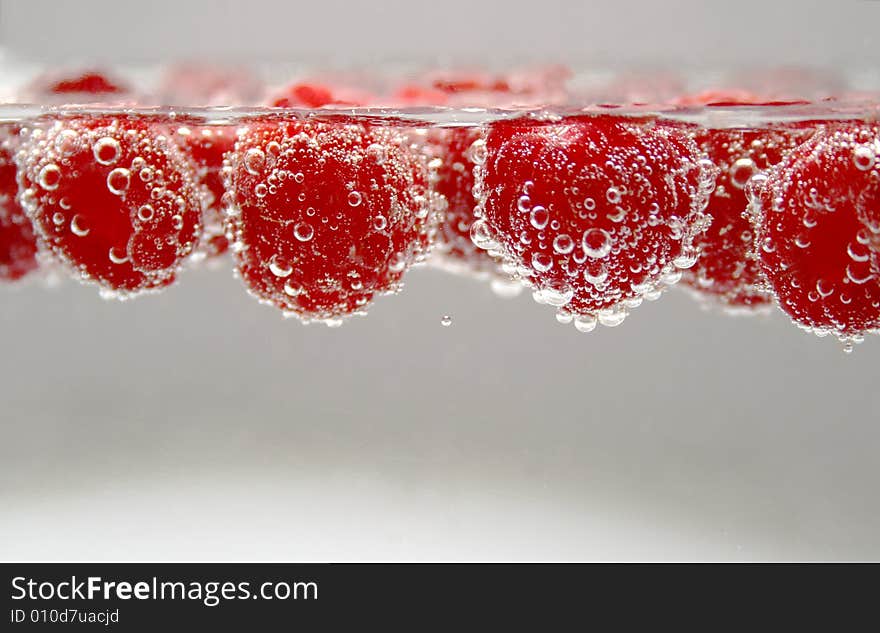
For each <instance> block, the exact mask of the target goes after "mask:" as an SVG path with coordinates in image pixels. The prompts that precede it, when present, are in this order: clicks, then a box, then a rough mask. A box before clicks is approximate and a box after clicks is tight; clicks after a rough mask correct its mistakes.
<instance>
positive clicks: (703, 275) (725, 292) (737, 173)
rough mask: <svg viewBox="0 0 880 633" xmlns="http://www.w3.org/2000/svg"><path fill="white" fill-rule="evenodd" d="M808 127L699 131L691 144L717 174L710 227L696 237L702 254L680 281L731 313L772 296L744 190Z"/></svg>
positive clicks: (765, 303) (807, 133)
mask: <svg viewBox="0 0 880 633" xmlns="http://www.w3.org/2000/svg"><path fill="white" fill-rule="evenodd" d="M813 131H814V130H813V129H811V128H796V127H770V128H764V129H748V130H744V129H705V128H702V129H699V130H698V131H696V132H695V133H694V140H696V142H697V145H699V147H700V149H701V150H702V151H703V152H704V153H705V154H706V155H708V157H709V159H710V160H712V161H713V162H714V163H715V165H716V166H718V167H719V168H720V169H721V172H720V174H719V176H718V181H717V183H716V186H715V190H714V191H713V192H712V194H711V196H710V198H709V206H708V207H707V209H706V213H707V214H708V215H709V216H710V217H711V218H712V223H711V225H710V226H709V228H708V229H707V230H706V231H705V232H704V233H700V234H698V235H697V236H696V237H695V238H694V245H695V246H696V247H697V248H699V250H700V252H701V254H700V258H699V259H698V260H697V263H696V264H695V265H694V266H693V267H692V268H690V269H688V270H686V271H685V272H684V276H683V281H684V283H685V284H687V285H688V286H689V287H690V288H692V289H694V290H695V291H697V293H698V295H699V296H701V297H709V298H711V299H714V300H716V301H717V302H719V303H720V304H721V305H723V306H725V307H727V308H732V309H740V308H744V309H749V308H760V307H763V306H769V305H771V303H772V295H771V294H770V293H769V292H768V290H767V289H766V287H765V285H766V284H765V282H764V278H763V275H762V274H761V270H760V267H759V266H758V262H757V260H756V258H755V255H754V253H753V251H754V247H753V245H754V239H753V238H754V236H753V233H752V227H751V225H750V224H749V220H748V218H747V213H746V208H747V207H748V200H747V199H746V194H745V189H744V188H745V185H746V183H747V182H748V180H749V178H751V177H752V175H754V174H755V173H758V172H760V171H763V170H765V169H767V168H768V167H770V166H772V165H775V164H776V163H778V162H779V161H780V160H782V157H783V156H784V155H785V153H786V152H788V151H789V150H790V149H791V148H793V147H795V146H796V145H798V144H799V143H801V142H803V141H804V140H806V139H807V138H809V136H810V135H812V134H813Z"/></svg>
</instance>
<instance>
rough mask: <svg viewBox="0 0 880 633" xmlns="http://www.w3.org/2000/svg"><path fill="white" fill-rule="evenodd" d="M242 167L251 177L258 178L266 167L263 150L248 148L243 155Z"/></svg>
mask: <svg viewBox="0 0 880 633" xmlns="http://www.w3.org/2000/svg"><path fill="white" fill-rule="evenodd" d="M244 167H245V169H247V171H248V173H249V174H251V175H252V176H259V175H260V174H262V173H263V169H265V167H266V155H265V154H264V153H263V150H261V149H258V148H256V147H252V148H250V149H249V150H248V151H246V152H245V154H244Z"/></svg>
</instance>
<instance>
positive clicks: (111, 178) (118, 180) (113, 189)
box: [107, 167, 131, 196]
mask: <svg viewBox="0 0 880 633" xmlns="http://www.w3.org/2000/svg"><path fill="white" fill-rule="evenodd" d="M130 184H131V172H130V171H128V170H127V169H125V168H124V167H117V168H116V169H114V170H113V171H111V172H110V173H109V174H107V188H108V189H109V190H110V193H112V194H115V195H117V196H121V195H122V194H124V193H125V192H126V191H127V190H128V186H129V185H130Z"/></svg>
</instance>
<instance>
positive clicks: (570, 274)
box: [471, 116, 716, 331]
mask: <svg viewBox="0 0 880 633" xmlns="http://www.w3.org/2000/svg"><path fill="white" fill-rule="evenodd" d="M471 154H472V157H473V158H474V160H475V161H476V162H477V163H478V164H480V165H482V169H481V172H480V174H481V179H480V181H479V182H478V184H477V187H478V189H479V190H480V191H481V194H482V196H483V199H482V210H481V211H480V213H481V215H482V217H481V219H480V220H478V221H477V222H475V224H474V226H473V229H472V237H473V239H474V242H475V243H476V244H477V245H478V246H481V247H482V248H485V249H487V250H489V251H490V252H493V253H498V254H499V255H501V256H502V257H503V258H504V260H505V264H506V266H507V268H508V269H509V270H510V271H511V272H514V273H515V274H517V275H518V276H520V277H521V278H522V279H523V280H524V281H526V282H527V283H528V284H530V285H532V286H533V287H534V288H535V298H536V300H538V301H540V302H543V303H548V304H550V305H553V306H556V307H557V308H559V316H560V320H562V321H570V320H572V319H574V320H575V324H576V325H577V327H578V329H580V330H583V331H586V330H590V329H592V328H593V327H595V324H596V323H597V322H599V323H602V324H604V325H609V326H613V325H618V324H619V323H621V322H622V321H623V319H624V317H625V316H626V314H627V312H628V310H629V308H631V307H635V306H636V305H638V304H639V303H640V302H641V301H642V299H644V298H648V299H651V298H656V297H657V296H659V293H660V291H661V290H662V289H663V287H664V286H666V285H668V284H671V283H674V282H675V281H677V280H678V278H679V277H680V275H681V269H683V268H685V267H687V266H689V265H691V264H693V261H694V258H695V256H696V251H695V249H694V248H693V245H692V241H693V238H694V235H695V234H696V233H697V232H698V231H700V230H702V229H703V228H704V226H705V218H704V215H703V213H702V210H703V209H704V207H705V205H706V200H707V195H708V192H709V191H710V190H711V187H712V183H713V179H714V176H715V172H716V170H715V169H714V168H713V167H712V166H711V164H710V163H708V162H707V161H703V160H701V158H700V155H699V153H698V150H697V147H696V145H695V144H694V142H693V141H692V140H691V139H689V138H688V137H687V136H686V135H684V134H683V133H680V132H678V131H677V130H674V129H671V128H664V127H656V126H654V124H653V122H652V121H648V120H634V119H626V118H619V117H609V116H602V117H573V118H569V119H565V120H561V121H554V122H540V121H531V120H512V121H500V122H496V123H494V124H492V125H491V126H490V127H489V129H488V132H487V135H486V139H485V144H483V141H478V142H477V144H476V145H475V147H474V148H473V149H472V151H471Z"/></svg>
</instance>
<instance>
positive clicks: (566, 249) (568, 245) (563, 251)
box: [553, 233, 574, 255]
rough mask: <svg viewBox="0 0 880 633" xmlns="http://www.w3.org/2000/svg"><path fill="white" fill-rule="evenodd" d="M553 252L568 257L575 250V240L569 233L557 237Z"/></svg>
mask: <svg viewBox="0 0 880 633" xmlns="http://www.w3.org/2000/svg"><path fill="white" fill-rule="evenodd" d="M553 250H554V251H556V252H557V253H559V254H560V255H568V254H569V253H570V252H572V251H573V250H574V240H573V239H571V236H570V235H568V234H567V233H562V234H561V235H557V236H556V238H555V239H554V240H553Z"/></svg>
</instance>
